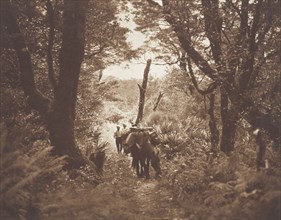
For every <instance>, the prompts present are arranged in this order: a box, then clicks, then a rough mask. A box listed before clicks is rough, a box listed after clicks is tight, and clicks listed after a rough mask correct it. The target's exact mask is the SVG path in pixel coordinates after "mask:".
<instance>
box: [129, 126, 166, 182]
mask: <svg viewBox="0 0 281 220" xmlns="http://www.w3.org/2000/svg"><path fill="white" fill-rule="evenodd" d="M124 150H125V152H126V153H129V152H130V153H131V155H132V157H133V161H132V166H133V167H134V168H135V169H136V173H137V176H138V177H142V176H145V177H146V178H149V164H150V161H151V165H152V167H153V168H154V170H155V172H156V175H157V176H159V175H160V174H161V169H160V160H159V157H158V154H157V153H156V150H155V146H154V145H153V144H152V143H151V141H150V140H149V134H148V133H147V132H145V131H134V132H131V133H130V134H129V135H128V136H127V138H126V141H125V143H124Z"/></svg>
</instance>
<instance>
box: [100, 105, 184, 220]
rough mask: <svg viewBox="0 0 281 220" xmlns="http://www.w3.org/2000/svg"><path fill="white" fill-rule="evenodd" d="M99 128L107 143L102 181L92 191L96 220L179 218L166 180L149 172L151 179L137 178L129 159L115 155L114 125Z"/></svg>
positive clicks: (180, 216)
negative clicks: (95, 191) (94, 191)
mask: <svg viewBox="0 0 281 220" xmlns="http://www.w3.org/2000/svg"><path fill="white" fill-rule="evenodd" d="M107 109H109V108H107ZM105 114H110V111H106V112H105ZM102 129H103V130H102V139H103V141H107V142H108V143H109V144H108V147H107V154H106V155H107V160H106V163H105V167H104V175H103V180H104V181H103V183H101V184H99V185H98V186H97V187H96V188H95V190H97V195H99V198H97V200H96V201H97V204H95V207H96V208H95V209H96V210H95V212H96V213H99V218H100V219H114V220H118V219H128V220H130V219H134V220H135V219H147V220H148V219H182V218H183V217H182V216H183V214H184V212H183V210H181V209H180V208H178V207H177V206H176V204H175V203H174V201H173V200H172V192H171V191H170V190H169V189H168V187H167V186H166V185H165V183H167V181H168V180H167V178H165V177H162V178H160V179H159V178H157V179H156V178H155V177H154V175H155V173H154V170H153V169H150V173H151V179H148V180H146V179H144V178H137V177H136V174H135V172H134V170H132V168H131V157H130V156H126V155H124V154H118V153H117V150H116V147H115V140H114V138H113V133H114V131H115V129H116V124H113V123H110V122H105V123H104V124H103V125H102Z"/></svg>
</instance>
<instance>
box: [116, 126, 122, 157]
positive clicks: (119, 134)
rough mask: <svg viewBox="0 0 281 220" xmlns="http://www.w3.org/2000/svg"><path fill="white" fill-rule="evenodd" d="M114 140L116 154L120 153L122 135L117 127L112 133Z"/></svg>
mask: <svg viewBox="0 0 281 220" xmlns="http://www.w3.org/2000/svg"><path fill="white" fill-rule="evenodd" d="M114 138H115V143H116V147H117V152H118V153H120V152H121V151H122V133H121V131H120V127H119V126H117V130H116V131H115V132H114Z"/></svg>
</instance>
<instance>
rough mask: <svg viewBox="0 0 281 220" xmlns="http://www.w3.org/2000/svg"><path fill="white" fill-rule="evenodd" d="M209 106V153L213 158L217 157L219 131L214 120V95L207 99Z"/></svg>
mask: <svg viewBox="0 0 281 220" xmlns="http://www.w3.org/2000/svg"><path fill="white" fill-rule="evenodd" d="M209 100H210V104H209V110H208V113H209V116H210V119H209V128H210V133H211V151H212V153H213V156H214V157H215V156H216V155H217V146H218V143H219V131H218V128H217V123H216V119H215V113H214V112H215V108H214V107H215V94H213V93H212V94H210V97H209Z"/></svg>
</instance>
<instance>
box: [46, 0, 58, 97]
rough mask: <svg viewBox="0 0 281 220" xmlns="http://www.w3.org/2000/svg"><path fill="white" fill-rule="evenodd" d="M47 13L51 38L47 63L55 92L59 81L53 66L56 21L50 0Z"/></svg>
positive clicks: (48, 0) (47, 4)
mask: <svg viewBox="0 0 281 220" xmlns="http://www.w3.org/2000/svg"><path fill="white" fill-rule="evenodd" d="M46 6H47V14H48V18H49V39H48V49H47V63H48V76H49V81H50V83H51V85H52V87H53V89H54V93H56V91H57V82H56V79H55V72H54V66H53V52H52V50H53V45H54V39H55V22H54V9H53V6H52V3H51V1H50V0H47V3H46Z"/></svg>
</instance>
